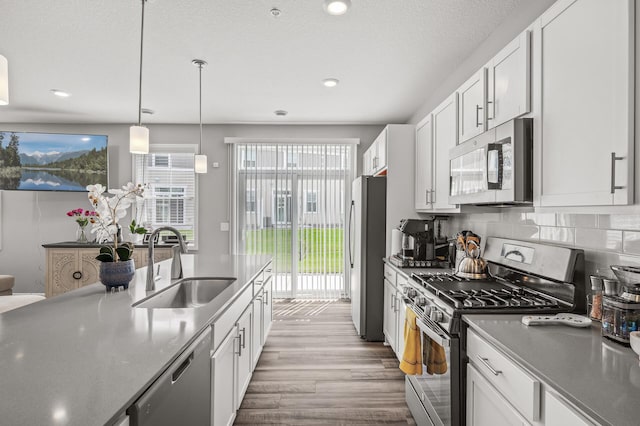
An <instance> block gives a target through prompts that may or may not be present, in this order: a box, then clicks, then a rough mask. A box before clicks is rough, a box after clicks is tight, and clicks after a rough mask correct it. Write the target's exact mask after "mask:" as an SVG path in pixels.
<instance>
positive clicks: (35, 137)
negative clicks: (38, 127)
mask: <svg viewBox="0 0 640 426" xmlns="http://www.w3.org/2000/svg"><path fill="white" fill-rule="evenodd" d="M107 158H108V157H107V136H105V135H77V134H60V133H32V132H12V131H0V190H3V189H6V190H24V191H80V192H82V191H86V186H87V185H90V184H96V183H100V184H102V185H104V186H108V185H107V178H108V176H107V170H108V160H107Z"/></svg>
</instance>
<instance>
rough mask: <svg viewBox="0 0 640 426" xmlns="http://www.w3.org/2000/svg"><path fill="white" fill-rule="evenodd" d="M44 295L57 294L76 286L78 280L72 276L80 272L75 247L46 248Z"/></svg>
mask: <svg viewBox="0 0 640 426" xmlns="http://www.w3.org/2000/svg"><path fill="white" fill-rule="evenodd" d="M48 252H49V254H48V259H47V288H46V296H47V297H52V296H57V295H58V294H63V293H66V292H67V291H71V290H74V289H76V288H78V280H77V279H75V278H74V277H73V275H74V273H75V274H76V276H78V274H82V271H81V270H80V264H79V262H78V250H77V249H48Z"/></svg>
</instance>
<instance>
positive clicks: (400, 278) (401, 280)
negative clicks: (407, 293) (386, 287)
mask: <svg viewBox="0 0 640 426" xmlns="http://www.w3.org/2000/svg"><path fill="white" fill-rule="evenodd" d="M407 284H409V277H407V276H406V275H403V274H401V273H400V272H396V286H397V287H400V286H401V285H407Z"/></svg>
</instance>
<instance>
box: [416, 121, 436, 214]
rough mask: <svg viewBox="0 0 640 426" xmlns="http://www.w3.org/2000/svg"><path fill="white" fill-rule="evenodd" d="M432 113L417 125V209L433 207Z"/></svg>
mask: <svg viewBox="0 0 640 426" xmlns="http://www.w3.org/2000/svg"><path fill="white" fill-rule="evenodd" d="M431 120H432V118H431V114H429V115H427V117H426V118H424V119H423V120H422V121H421V122H420V123H418V125H417V126H416V182H415V188H416V191H415V198H414V199H415V204H416V210H418V211H419V210H430V209H431V198H432V196H431V193H432V190H433V186H432V185H433V167H432V165H433V126H432V121H431Z"/></svg>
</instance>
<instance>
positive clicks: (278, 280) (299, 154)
mask: <svg viewBox="0 0 640 426" xmlns="http://www.w3.org/2000/svg"><path fill="white" fill-rule="evenodd" d="M354 151H355V146H354V145H350V144H345V145H342V144H340V145H338V144H322V145H319V144H318V145H316V144H299V145H296V144H265V143H257V144H235V145H234V151H233V152H234V163H235V167H234V170H235V171H234V174H235V191H234V193H235V197H234V198H235V201H234V207H235V214H234V219H235V220H234V235H235V239H236V241H235V247H236V252H237V253H244V254H269V255H271V256H273V258H274V260H275V262H274V267H275V283H274V296H276V297H280V298H301V299H336V298H340V297H348V296H349V295H348V288H349V286H348V283H347V278H346V276H347V275H345V270H346V269H345V265H346V261H345V256H344V254H345V235H344V230H345V219H346V209H345V206H348V200H350V199H351V194H350V189H351V181H352V180H353V168H354V165H353V163H354V158H355V157H354Z"/></svg>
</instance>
